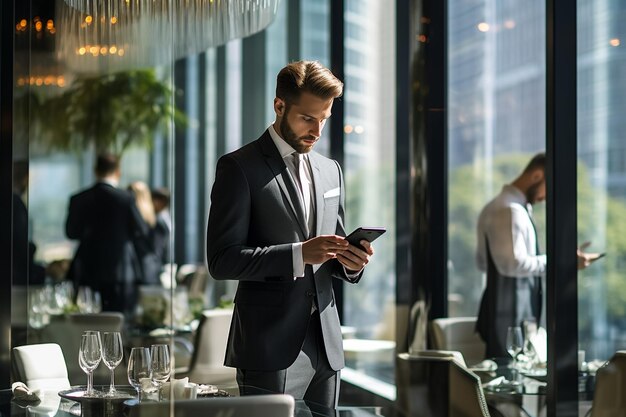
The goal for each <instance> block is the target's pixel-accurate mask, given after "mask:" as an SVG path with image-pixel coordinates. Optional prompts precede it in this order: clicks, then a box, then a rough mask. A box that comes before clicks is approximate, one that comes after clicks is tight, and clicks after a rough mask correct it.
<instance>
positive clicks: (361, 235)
mask: <svg viewBox="0 0 626 417" xmlns="http://www.w3.org/2000/svg"><path fill="white" fill-rule="evenodd" d="M386 231H387V229H385V228H384V227H358V228H356V229H355V230H354V231H353V232H352V233H350V234H349V235H348V236H346V240H347V241H348V242H350V244H351V245H353V246H356V247H357V248H361V249H363V246H361V244H360V243H359V242H360V241H362V240H367V241H368V242H373V241H375V240H376V239H378V237H379V236H380V235H382V234H383V233H385V232H386Z"/></svg>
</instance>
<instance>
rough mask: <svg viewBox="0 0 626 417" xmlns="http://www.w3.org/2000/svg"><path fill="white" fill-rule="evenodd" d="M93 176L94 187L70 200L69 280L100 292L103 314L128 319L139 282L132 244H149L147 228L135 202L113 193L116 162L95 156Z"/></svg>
mask: <svg viewBox="0 0 626 417" xmlns="http://www.w3.org/2000/svg"><path fill="white" fill-rule="evenodd" d="M95 173H96V177H97V182H96V184H95V185H94V186H93V187H91V188H89V189H87V190H85V191H82V192H80V193H78V194H76V195H74V196H72V198H71V199H70V206H69V211H68V215H67V222H66V224H65V232H66V234H67V237H69V238H70V239H78V240H79V241H80V244H79V246H78V249H77V250H76V254H75V255H74V260H73V261H72V266H71V267H70V271H69V273H68V275H69V278H70V279H72V280H73V281H74V284H75V285H76V286H82V285H84V286H89V287H91V288H92V289H93V290H95V291H99V292H100V294H101V295H102V307H103V309H104V310H107V311H120V312H123V313H125V314H126V316H127V317H129V316H130V315H132V313H133V308H134V306H135V302H136V281H138V280H139V279H140V278H141V276H140V274H141V272H140V271H141V269H140V265H139V261H138V259H137V255H136V253H135V249H134V246H133V240H134V239H146V238H147V234H148V230H147V225H146V223H145V222H144V221H143V220H142V218H141V215H140V214H139V211H138V210H137V206H136V205H135V200H134V198H133V196H132V195H131V194H130V193H129V192H127V191H125V190H120V189H118V188H117V185H118V183H119V179H120V166H119V161H118V159H117V157H115V156H113V155H100V156H98V158H97V160H96V167H95Z"/></svg>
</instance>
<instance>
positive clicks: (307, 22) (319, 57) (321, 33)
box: [298, 0, 333, 156]
mask: <svg viewBox="0 0 626 417" xmlns="http://www.w3.org/2000/svg"><path fill="white" fill-rule="evenodd" d="M298 1H300V21H301V22H302V26H301V29H300V49H301V56H302V59H306V60H312V61H319V62H320V63H321V64H322V65H324V66H325V67H326V68H330V0H306V1H304V0H298ZM332 123H333V118H332V117H331V118H330V119H329V120H328V123H327V124H326V127H325V128H324V130H323V131H322V137H321V138H320V140H319V142H318V143H317V145H315V150H316V151H317V152H319V153H320V154H322V155H324V156H330V131H331V129H330V125H331V124H332Z"/></svg>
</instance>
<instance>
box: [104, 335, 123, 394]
mask: <svg viewBox="0 0 626 417" xmlns="http://www.w3.org/2000/svg"><path fill="white" fill-rule="evenodd" d="M123 357H124V348H123V346H122V335H121V334H120V332H104V333H102V361H103V362H104V364H105V365H106V367H107V368H109V370H110V371H111V386H110V387H109V394H110V395H114V394H115V381H114V375H115V368H116V367H117V365H119V364H120V362H122V358H123Z"/></svg>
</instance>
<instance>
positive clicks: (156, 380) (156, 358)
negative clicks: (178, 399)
mask: <svg viewBox="0 0 626 417" xmlns="http://www.w3.org/2000/svg"><path fill="white" fill-rule="evenodd" d="M150 357H151V359H152V361H151V362H152V383H153V384H154V385H155V386H156V387H157V390H158V395H159V401H161V385H162V384H163V383H164V382H166V381H167V379H168V378H169V377H170V372H171V364H170V352H169V347H168V346H167V345H152V346H151V347H150Z"/></svg>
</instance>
